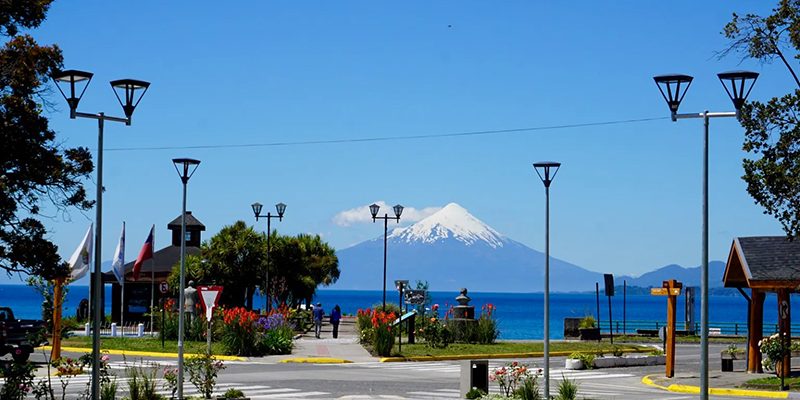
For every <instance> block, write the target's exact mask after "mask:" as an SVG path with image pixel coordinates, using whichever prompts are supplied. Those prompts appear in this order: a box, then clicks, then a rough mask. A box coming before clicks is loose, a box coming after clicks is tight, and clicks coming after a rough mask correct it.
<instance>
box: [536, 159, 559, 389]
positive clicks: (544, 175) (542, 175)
mask: <svg viewBox="0 0 800 400" xmlns="http://www.w3.org/2000/svg"><path fill="white" fill-rule="evenodd" d="M560 167H561V163H558V162H553V161H542V162H537V163H533V169H534V170H536V174H537V175H539V179H541V180H542V183H544V195H545V219H544V221H545V222H544V231H545V236H544V395H545V398H549V396H550V183H552V182H553V178H555V177H556V174H557V173H558V169H559V168H560Z"/></svg>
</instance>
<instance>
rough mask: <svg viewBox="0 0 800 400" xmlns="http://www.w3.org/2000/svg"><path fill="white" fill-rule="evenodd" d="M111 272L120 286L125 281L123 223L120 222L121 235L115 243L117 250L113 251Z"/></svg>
mask: <svg viewBox="0 0 800 400" xmlns="http://www.w3.org/2000/svg"><path fill="white" fill-rule="evenodd" d="M111 272H113V273H114V276H116V277H117V281H118V282H119V284H120V285H124V281H125V221H123V222H122V235H121V236H120V237H119V243H117V250H115V251H114V260H113V261H112V262H111Z"/></svg>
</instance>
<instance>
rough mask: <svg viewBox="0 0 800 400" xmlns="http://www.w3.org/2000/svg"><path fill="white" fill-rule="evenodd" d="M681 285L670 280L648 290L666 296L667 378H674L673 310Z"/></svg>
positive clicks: (653, 293)
mask: <svg viewBox="0 0 800 400" xmlns="http://www.w3.org/2000/svg"><path fill="white" fill-rule="evenodd" d="M682 287H683V284H682V283H680V282H678V281H676V280H674V279H670V280H668V281H664V282H663V283H662V284H661V287H660V288H652V289H650V294H651V295H653V296H667V340H666V346H664V347H665V349H664V353H666V356H667V373H666V376H667V378H672V377H673V376H675V308H676V306H677V304H678V296H680V294H681V288H682Z"/></svg>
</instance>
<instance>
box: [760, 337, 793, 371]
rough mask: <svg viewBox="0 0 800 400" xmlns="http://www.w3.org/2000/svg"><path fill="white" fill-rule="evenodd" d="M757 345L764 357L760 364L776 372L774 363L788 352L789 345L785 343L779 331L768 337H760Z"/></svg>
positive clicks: (789, 349)
mask: <svg viewBox="0 0 800 400" xmlns="http://www.w3.org/2000/svg"><path fill="white" fill-rule="evenodd" d="M758 347H759V348H760V349H761V352H762V353H764V355H765V356H766V357H764V360H762V361H761V365H762V366H764V368H766V369H768V370H774V371H775V372H776V373H777V372H778V371H777V368H775V365H776V364H777V363H778V362H780V361H782V360H783V357H785V356H786V355H788V354H789V352H790V351H791V347H790V345H789V344H787V343H786V340H785V339H783V338H781V336H780V333H776V334H774V335H772V336H770V337H768V338H764V339H761V340H760V341H759V342H758Z"/></svg>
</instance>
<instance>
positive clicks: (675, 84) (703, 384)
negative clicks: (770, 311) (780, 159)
mask: <svg viewBox="0 0 800 400" xmlns="http://www.w3.org/2000/svg"><path fill="white" fill-rule="evenodd" d="M717 77H719V80H720V82H722V86H723V87H724V88H725V91H726V92H727V93H728V96H729V97H730V98H731V101H733V106H734V108H735V109H736V111H733V112H730V111H726V112H708V110H705V111H703V112H701V113H688V114H678V107H679V106H680V104H681V101H682V100H683V97H684V96H686V92H687V91H688V90H689V86H690V85H691V84H692V79H693V78H692V77H691V76H689V75H680V74H672V75H659V76H655V77H653V80H655V82H656V85H657V86H658V90H659V91H660V92H661V95H662V96H663V97H664V100H665V101H666V102H667V105H668V106H669V110H670V113H671V116H672V121H677V120H679V119H687V118H702V119H703V128H704V130H703V217H702V219H703V222H702V224H703V233H702V243H703V244H702V248H703V251H702V258H701V265H702V267H701V272H700V292H701V300H700V396H701V399H703V400H706V399H708V122H709V119H710V118H723V117H737V118H738V117H739V112H740V111H741V108H742V105H744V102H745V100H747V96H748V95H749V94H750V91H751V90H752V89H753V85H755V83H756V79H758V73H757V72H751V71H731V72H723V73H720V74H717Z"/></svg>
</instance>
